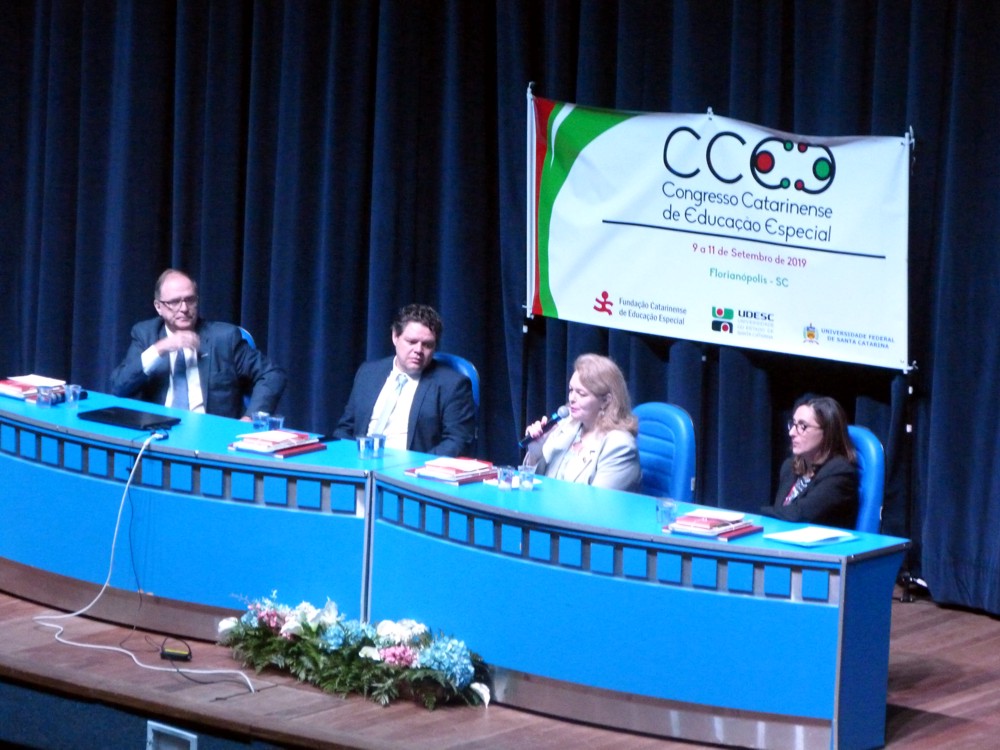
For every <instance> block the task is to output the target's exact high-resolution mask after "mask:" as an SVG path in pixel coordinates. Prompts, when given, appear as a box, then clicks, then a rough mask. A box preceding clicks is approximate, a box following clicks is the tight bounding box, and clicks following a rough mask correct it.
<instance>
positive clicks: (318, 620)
mask: <svg viewBox="0 0 1000 750" xmlns="http://www.w3.org/2000/svg"><path fill="white" fill-rule="evenodd" d="M339 619H340V612H339V611H338V610H337V602H335V601H333V600H331V599H327V600H326V605H325V606H324V607H323V609H318V610H316V613H315V615H313V618H312V619H311V620H309V624H310V625H314V626H315V625H326V626H327V627H330V626H331V625H335V624H336V623H337V620H339Z"/></svg>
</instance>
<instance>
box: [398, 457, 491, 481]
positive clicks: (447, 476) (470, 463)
mask: <svg viewBox="0 0 1000 750" xmlns="http://www.w3.org/2000/svg"><path fill="white" fill-rule="evenodd" d="M406 475H407V476H410V477H421V478H422V479H433V480H435V481H438V482H445V483H447V484H452V485H458V484H469V483H471V482H482V481H485V480H487V479H496V476H497V469H496V467H495V466H494V465H493V464H492V463H490V462H489V461H480V460H478V459H475V458H449V457H447V456H441V457H440V458H433V459H431V460H430V461H428V462H427V463H425V464H424V465H423V466H418V467H416V468H414V469H407V470H406Z"/></svg>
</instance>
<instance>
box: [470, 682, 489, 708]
mask: <svg viewBox="0 0 1000 750" xmlns="http://www.w3.org/2000/svg"><path fill="white" fill-rule="evenodd" d="M469 688H470V689H472V690H474V691H475V692H476V693H477V694H478V695H479V697H480V698H481V699H482V701H483V705H484V706H488V705H490V689H489V687H487V686H486V685H484V684H483V683H481V682H473V683H471V684H470V685H469Z"/></svg>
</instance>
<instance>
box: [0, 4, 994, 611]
mask: <svg viewBox="0 0 1000 750" xmlns="http://www.w3.org/2000/svg"><path fill="white" fill-rule="evenodd" d="M998 15H1000V12H998V10H997V9H996V7H995V4H992V3H973V2H971V1H970V2H959V1H958V0H948V1H944V0H942V1H934V2H931V1H930V0H927V1H926V2H909V1H908V0H878V1H873V2H837V1H836V0H832V1H831V2H822V3H817V2H813V1H812V0H785V1H784V2H758V1H753V2H751V1H749V0H732V1H731V2H703V1H702V0H674V1H673V2H670V1H669V0H666V1H665V0H648V1H645V0H627V1H626V0H622V2H608V1H607V0H496V1H495V2H462V1H460V0H452V1H450V2H448V1H442V0H433V1H431V0H383V1H382V2H354V1H353V0H343V1H332V2H331V1H329V0H322V1H318V0H317V1H309V0H287V1H286V2H281V1H280V0H272V1H271V2H263V1H261V2H246V1H245V0H228V1H223V0H177V1H176V2H159V1H157V0H150V1H149V2H139V1H138V0H135V1H132V2H129V1H128V0H119V1H118V2H113V1H111V0H106V1H104V2H100V1H98V2H86V3H76V2H60V1H58V0H39V1H38V2H28V1H26V0H15V1H14V2H9V3H6V4H4V6H3V8H2V9H0V99H2V101H3V102H4V117H2V118H0V174H2V175H3V182H2V190H3V200H2V201H0V261H2V263H3V274H0V294H2V299H3V302H4V315H3V318H2V320H3V323H4V332H5V338H6V343H5V345H4V346H3V347H2V348H0V366H2V369H3V371H4V372H3V374H15V373H21V372H41V373H45V374H49V375H55V376H60V377H65V378H67V379H70V380H73V381H76V382H80V383H83V384H84V385H85V386H86V387H88V388H92V389H95V390H106V389H107V387H108V379H109V375H110V372H111V370H112V368H113V367H114V366H115V364H116V363H117V361H118V360H119V358H120V357H121V356H122V355H123V354H124V352H125V349H126V347H127V344H128V336H129V328H130V326H131V324H132V323H133V322H135V321H137V320H139V319H142V318H144V317H149V316H152V315H153V314H154V310H153V307H152V287H153V282H154V280H155V278H156V276H157V274H158V273H159V271H160V270H162V269H163V268H165V267H168V266H177V267H181V268H184V269H186V270H188V271H189V272H190V273H192V274H193V275H195V276H196V277H197V278H198V280H199V283H200V294H201V298H202V310H201V312H202V314H203V315H204V316H206V317H208V318H212V319H221V320H228V321H232V322H237V323H241V324H243V325H244V326H245V327H247V328H248V329H249V330H251V332H252V333H253V334H254V336H255V337H256V339H257V342H258V344H259V346H260V347H261V348H262V349H264V350H265V351H267V352H268V353H269V354H270V355H271V356H272V357H273V358H274V359H275V360H277V361H278V362H279V363H280V364H282V365H283V366H285V367H286V368H287V369H288V370H289V372H290V373H291V376H292V377H291V383H290V386H289V388H288V391H287V393H286V395H285V397H284V399H283V401H282V404H281V409H282V411H283V412H284V413H285V414H286V416H287V418H288V423H289V424H291V425H293V426H295V427H300V428H304V429H310V430H316V431H321V432H326V431H328V430H330V429H331V428H332V426H333V425H334V424H335V422H336V420H337V417H338V416H339V413H340V410H341V408H342V406H343V404H344V402H345V400H346V398H347V393H348V391H349V389H350V384H351V379H352V376H353V373H354V370H355V368H356V367H357V365H358V364H359V363H360V362H361V361H363V360H364V359H367V358H372V357H376V356H381V355H384V354H388V353H389V352H390V340H389V324H390V320H391V317H392V314H393V312H394V311H395V309H396V308H398V307H399V306H400V305H402V304H405V303H408V302H411V301H422V302H427V303H430V304H432V305H434V306H436V307H437V308H438V309H439V310H440V311H441V313H442V314H443V316H444V318H445V328H446V330H445V334H444V337H443V339H442V341H441V348H442V349H444V350H447V351H452V352H455V353H458V354H461V355H463V356H465V357H468V358H469V359H471V360H472V361H473V362H475V363H476V365H477V366H478V368H479V370H480V373H481V375H482V377H483V396H482V407H481V420H480V423H481V438H480V441H479V452H480V454H482V455H483V456H484V457H488V458H491V459H494V460H497V461H503V462H514V461H516V460H517V448H516V443H517V438H518V437H519V435H520V434H521V432H522V430H523V428H524V422H525V419H526V418H534V417H535V416H537V415H540V414H542V413H547V412H549V411H551V410H552V409H553V408H555V407H556V406H557V405H558V404H560V403H562V402H563V400H564V399H565V392H566V384H567V380H568V377H569V374H570V367H571V364H572V361H573V359H574V358H575V357H576V355H578V354H579V353H581V352H584V351H598V352H603V353H608V354H610V355H611V356H613V357H614V358H615V359H616V360H617V361H618V362H619V363H620V364H621V366H622V367H623V369H624V370H625V372H626V374H627V377H628V380H629V385H630V388H631V392H632V398H633V400H634V401H635V402H637V403H638V402H642V401H650V400H667V401H672V402H674V403H678V404H680V405H681V406H683V407H685V408H686V409H687V410H688V411H689V412H691V414H692V416H693V418H694V421H695V425H696V432H697V436H698V489H697V497H698V498H699V500H700V501H702V502H705V503H708V504H716V503H718V504H723V505H726V506H729V507H737V508H741V509H745V510H755V509H756V508H757V507H759V506H760V505H761V504H762V503H766V502H768V500H769V499H770V498H771V496H772V494H773V490H774V482H775V479H776V471H777V466H778V463H779V462H780V460H781V458H782V456H783V455H784V453H785V451H786V450H787V435H786V434H785V430H784V427H783V425H784V421H785V419H786V418H787V416H788V411H789V409H790V407H791V404H792V402H793V400H794V399H795V398H796V397H798V396H799V395H801V394H802V393H805V392H816V393H827V394H830V395H833V396H835V397H837V398H838V399H840V400H841V401H842V403H844V405H845V407H846V408H847V409H848V411H849V413H850V415H851V418H852V419H854V420H855V421H857V422H859V423H861V424H866V425H867V426H869V427H871V428H872V429H873V430H874V431H875V433H876V434H877V435H878V436H879V437H880V438H881V440H882V442H883V443H884V445H885V447H886V450H887V454H888V480H887V487H886V508H885V527H884V528H885V530H886V531H887V532H888V533H893V534H897V535H902V536H911V537H912V538H913V539H914V552H913V554H912V555H911V556H910V558H909V560H908V563H907V567H908V569H909V570H910V571H911V572H915V573H916V574H918V575H920V576H921V577H922V578H923V579H924V580H926V581H927V583H928V584H929V587H930V590H931V593H932V594H933V595H934V596H935V597H936V598H938V599H939V600H941V601H951V602H956V603H959V604H963V605H967V606H972V607H977V608H983V609H986V610H989V611H992V612H996V613H1000V560H998V557H1000V545H998V544H997V542H996V534H995V531H994V529H995V527H996V523H995V521H994V519H997V518H998V516H1000V481H998V480H997V476H998V475H997V473H996V471H995V469H994V466H995V465H996V464H997V462H996V460H995V459H996V457H997V456H996V455H995V454H996V453H997V451H998V448H997V446H998V445H1000V439H998V435H997V432H998V427H997V424H998V422H1000V420H998V419H997V406H996V405H995V404H996V402H997V399H996V398H995V385H994V380H993V374H994V373H996V372H997V369H998V364H1000V346H998V344H997V339H995V338H994V337H993V336H992V335H991V333H990V328H989V325H990V324H991V323H992V320H993V319H994V317H996V315H995V313H997V312H998V311H997V307H998V305H1000V294H998V288H997V284H996V279H997V278H998V277H1000V268H998V266H1000V253H997V252H995V250H994V244H995V242H996V238H997V237H998V235H1000V233H998V231H997V226H996V224H997V221H998V217H1000V210H998V206H997V205H996V204H997V203H998V201H1000V197H998V196H1000V190H998V189H997V177H996V170H994V169H992V167H991V164H992V160H991V155H992V151H991V149H990V148H989V145H988V144H989V140H988V131H987V128H988V127H990V126H991V123H992V122H993V120H994V119H996V115H997V112H998V106H997V100H998V97H1000V86H997V80H998V77H1000V55H998V53H997V52H996V51H995V44H994V42H993V36H994V35H995V34H994V31H995V29H996V28H998V23H997V22H998V20H1000V18H998ZM529 82H533V84H534V90H535V91H536V93H538V94H539V95H540V96H544V97H546V98H551V99H560V100H565V101H572V102H578V103H580V104H585V105H594V106H602V107H614V108H619V109H635V110H648V111H670V112H702V111H705V110H706V109H707V108H709V107H711V108H712V109H713V110H714V111H715V112H716V113H718V114H720V115H725V116H728V117H734V118H738V119H742V120H747V121H750V122H755V123H760V124H762V125H765V126H768V127H774V128H779V129H782V130H786V131H791V132H795V133H801V134H807V135H808V134H817V135H853V134H860V135H869V134H871V135H902V134H903V133H904V131H905V130H906V129H907V128H908V127H910V126H912V127H913V129H914V133H915V136H916V149H915V150H914V161H913V172H912V183H911V185H912V193H911V203H910V206H911V221H910V230H911V233H910V310H909V316H910V323H911V325H910V328H911V344H910V350H911V354H912V359H913V360H914V362H915V364H916V368H917V369H915V370H913V371H912V372H910V373H908V374H904V373H900V372H888V371H884V370H879V369H877V368H863V367H858V366H851V365H843V364H833V363H828V362H822V361H818V360H804V359H796V358H791V357H787V356H778V355H771V354H766V353H760V352H752V351H746V350H740V349H736V348H719V347H714V346H709V345H705V344H697V343H692V342H685V341H672V340H665V339H658V338H655V337H650V336H643V335H635V334H628V333H623V332H609V331H607V330H604V329H598V328H591V327H586V326H582V325H577V324H566V323H563V322H560V321H555V320H540V319H535V320H525V316H524V309H523V303H524V296H525V295H524V289H525V204H524V195H525V190H524V187H525V183H524V179H525V160H524V150H525V127H524V119H525V106H526V104H525V91H526V88H527V86H528V84H529ZM657 272H661V273H663V274H664V275H665V276H666V275H667V274H669V273H670V269H669V268H663V269H658V270H657ZM844 304H845V305H850V304H851V300H850V299H845V300H844ZM886 314H892V313H891V311H886ZM637 502H642V501H641V500H639V499H637ZM650 512H651V513H652V507H651V508H650Z"/></svg>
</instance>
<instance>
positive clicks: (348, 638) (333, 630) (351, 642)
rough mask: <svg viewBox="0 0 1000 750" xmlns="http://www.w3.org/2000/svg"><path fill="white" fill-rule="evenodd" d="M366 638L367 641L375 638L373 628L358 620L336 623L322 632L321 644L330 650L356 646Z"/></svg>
mask: <svg viewBox="0 0 1000 750" xmlns="http://www.w3.org/2000/svg"><path fill="white" fill-rule="evenodd" d="M366 638H367V639H369V640H373V639H374V638H375V628H373V627H372V626H371V625H369V624H368V623H367V622H360V621H358V620H345V621H343V622H338V623H337V624H336V625H333V626H331V627H328V628H327V629H326V630H325V631H324V632H323V642H324V643H325V644H326V646H327V647H328V648H329V649H331V650H336V649H338V648H343V647H344V646H348V647H352V646H358V645H360V644H361V642H362V641H364V640H365V639H366Z"/></svg>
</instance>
